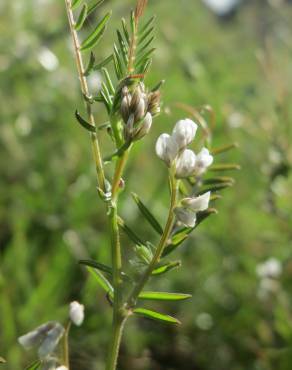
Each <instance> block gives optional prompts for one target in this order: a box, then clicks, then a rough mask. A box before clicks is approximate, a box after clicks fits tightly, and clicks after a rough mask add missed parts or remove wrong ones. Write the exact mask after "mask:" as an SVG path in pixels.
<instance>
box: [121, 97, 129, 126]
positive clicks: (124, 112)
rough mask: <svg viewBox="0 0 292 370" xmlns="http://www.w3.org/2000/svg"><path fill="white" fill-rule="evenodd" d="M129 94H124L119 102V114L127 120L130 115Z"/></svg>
mask: <svg viewBox="0 0 292 370" xmlns="http://www.w3.org/2000/svg"><path fill="white" fill-rule="evenodd" d="M130 104H131V95H129V94H128V95H125V96H124V97H123V99H122V102H121V116H122V118H123V120H124V122H127V121H128V119H129V115H130Z"/></svg>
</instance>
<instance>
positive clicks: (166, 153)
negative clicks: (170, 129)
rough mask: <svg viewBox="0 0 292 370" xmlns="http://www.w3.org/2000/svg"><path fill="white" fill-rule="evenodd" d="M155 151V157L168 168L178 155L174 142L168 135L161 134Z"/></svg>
mask: <svg viewBox="0 0 292 370" xmlns="http://www.w3.org/2000/svg"><path fill="white" fill-rule="evenodd" d="M155 149H156V154H157V156H158V157H159V158H160V159H162V160H163V161H164V162H165V163H166V164H167V166H168V167H170V166H171V164H172V162H173V161H174V159H175V157H176V156H177V153H178V146H177V143H176V142H175V140H174V139H173V138H172V137H171V136H170V135H168V134H162V135H160V136H159V138H158V139H157V142H156V147H155Z"/></svg>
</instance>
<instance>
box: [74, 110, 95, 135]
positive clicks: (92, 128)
mask: <svg viewBox="0 0 292 370" xmlns="http://www.w3.org/2000/svg"><path fill="white" fill-rule="evenodd" d="M75 117H76V119H77V121H78V122H79V123H80V125H81V126H82V127H84V128H85V129H86V130H88V131H90V132H96V128H95V126H93V125H91V124H90V123H88V122H87V121H86V120H85V119H84V118H82V117H81V115H80V114H79V112H78V111H77V110H76V111H75Z"/></svg>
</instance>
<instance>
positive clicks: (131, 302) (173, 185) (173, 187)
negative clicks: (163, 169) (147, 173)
mask: <svg viewBox="0 0 292 370" xmlns="http://www.w3.org/2000/svg"><path fill="white" fill-rule="evenodd" d="M178 186H179V181H178V180H176V179H175V177H174V175H173V174H172V173H171V174H170V191H171V201H170V207H169V213H168V218H167V222H166V225H165V228H164V231H163V234H162V236H161V239H160V241H159V244H158V246H157V248H156V251H155V254H154V256H153V258H152V260H151V262H150V264H149V265H148V267H147V269H146V271H145V272H144V274H143V275H142V276H141V278H140V280H139V281H138V282H137V284H136V285H135V286H134V288H133V290H132V292H131V293H130V296H129V298H128V300H127V304H126V306H127V307H129V308H132V307H134V306H135V304H136V300H137V298H138V296H139V294H140V292H141V291H142V289H143V288H144V286H145V284H146V283H147V281H148V280H149V278H150V276H151V273H152V271H153V270H154V268H155V266H156V265H157V263H158V262H159V260H160V257H161V255H162V252H163V250H164V247H165V245H166V243H167V240H168V238H169V236H170V233H171V231H172V228H173V224H174V218H175V216H174V208H175V206H176V202H177V194H178Z"/></svg>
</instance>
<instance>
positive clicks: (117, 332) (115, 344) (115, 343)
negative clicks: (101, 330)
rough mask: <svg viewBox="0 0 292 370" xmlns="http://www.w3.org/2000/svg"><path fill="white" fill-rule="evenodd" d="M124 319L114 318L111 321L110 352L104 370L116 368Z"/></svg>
mask: <svg viewBox="0 0 292 370" xmlns="http://www.w3.org/2000/svg"><path fill="white" fill-rule="evenodd" d="M125 322H126V318H122V317H118V316H117V317H115V318H114V321H113V329H112V337H111V343H110V351H109V353H108V360H107V364H106V370H115V369H116V367H117V362H118V356H119V350H120V344H121V339H122V334H123V329H124V326H125Z"/></svg>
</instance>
